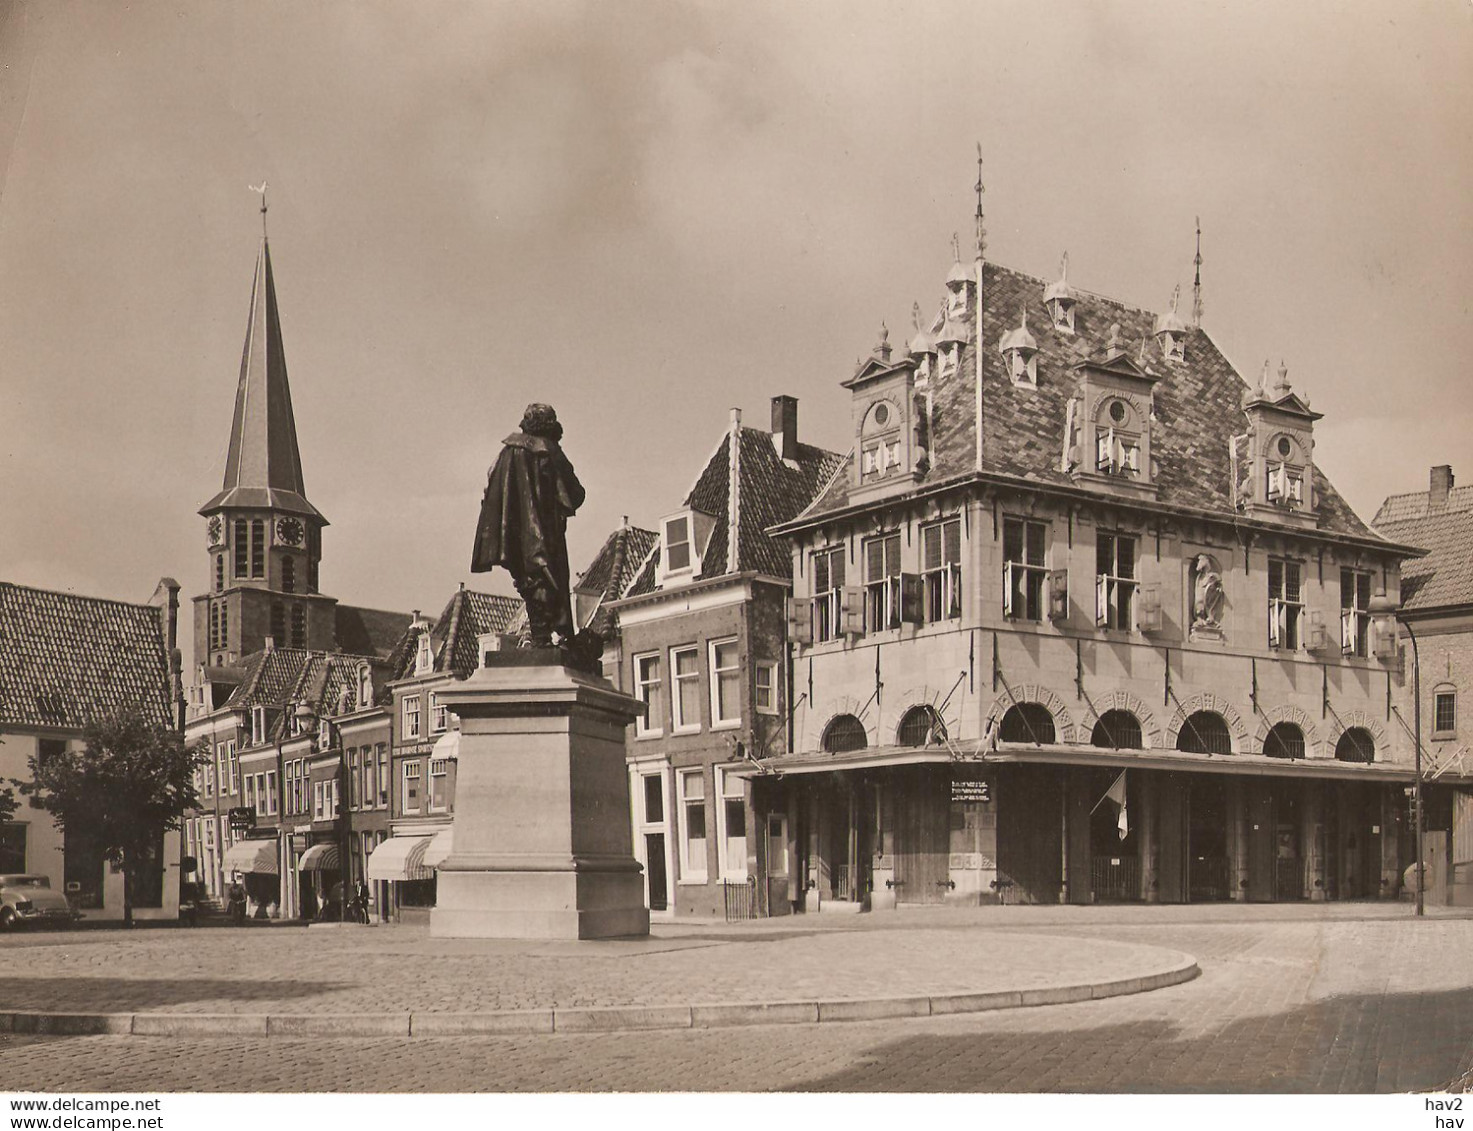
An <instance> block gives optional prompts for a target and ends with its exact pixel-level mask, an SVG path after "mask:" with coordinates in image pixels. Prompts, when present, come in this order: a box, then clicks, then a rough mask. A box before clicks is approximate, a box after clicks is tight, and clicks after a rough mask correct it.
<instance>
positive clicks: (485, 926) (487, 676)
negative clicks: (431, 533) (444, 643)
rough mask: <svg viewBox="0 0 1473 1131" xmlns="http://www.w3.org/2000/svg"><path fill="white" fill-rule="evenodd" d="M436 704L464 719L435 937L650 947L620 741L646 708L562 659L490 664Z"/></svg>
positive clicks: (524, 653)
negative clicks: (630, 940)
mask: <svg viewBox="0 0 1473 1131" xmlns="http://www.w3.org/2000/svg"><path fill="white" fill-rule="evenodd" d="M486 659H487V666H485V667H483V668H481V669H479V670H478V671H476V672H475V674H474V675H472V676H471V677H470V678H469V679H467V680H465V681H463V682H461V683H456V684H454V685H452V686H451V687H449V688H446V689H445V690H443V691H440V692H439V693H438V701H439V702H440V703H441V704H443V705H445V706H447V707H449V708H450V710H452V711H454V712H455V713H456V714H457V715H459V716H460V735H461V737H460V749H459V753H458V755H457V763H456V775H455V818H454V829H455V833H454V849H453V851H452V852H451V854H450V856H449V858H448V859H446V860H445V861H444V863H442V864H441V865H440V875H439V882H438V886H437V890H436V901H435V902H436V906H435V909H434V910H433V911H432V912H431V913H430V934H431V935H433V936H435V937H436V938H483V939H484V938H515V939H600V938H615V937H621V936H630V935H647V934H649V928H650V916H649V910H648V908H646V906H645V901H644V880H643V877H642V875H641V873H640V866H639V864H638V862H636V861H635V859H634V856H633V853H632V850H631V848H632V846H631V836H632V834H631V831H630V827H631V826H630V816H629V814H630V810H629V775H628V772H627V771H626V769H625V762H624V731H625V728H626V727H627V726H628V724H629V723H630V721H631V720H633V719H634V718H635V717H636V716H637V715H638V714H639V713H640V712H641V710H642V709H643V708H642V707H641V706H640V704H639V703H638V702H637V701H635V700H634V699H632V698H630V697H629V696H627V695H621V694H619V693H618V692H617V691H615V690H614V689H613V688H612V687H611V686H610V685H609V684H608V683H607V682H606V681H605V680H602V679H599V678H598V677H596V676H593V675H589V674H586V673H584V672H581V671H576V670H573V669H570V668H568V667H565V666H564V664H563V657H562V654H561V652H559V651H558V650H556V649H523V650H520V651H511V652H505V653H496V654H492V655H490V656H488V657H487V658H486Z"/></svg>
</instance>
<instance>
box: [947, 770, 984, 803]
mask: <svg viewBox="0 0 1473 1131" xmlns="http://www.w3.org/2000/svg"><path fill="white" fill-rule="evenodd" d="M951 799H952V800H953V801H971V802H988V801H991V800H992V784H991V783H990V782H989V781H988V780H987V779H986V777H984V776H983V773H982V771H981V770H980V769H977V768H975V767H972V766H953V767H952V769H951Z"/></svg>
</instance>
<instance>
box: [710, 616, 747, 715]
mask: <svg viewBox="0 0 1473 1131" xmlns="http://www.w3.org/2000/svg"><path fill="white" fill-rule="evenodd" d="M727 647H729V648H730V649H731V652H730V656H731V659H730V662H729V663H727V665H726V666H725V667H720V668H718V667H717V666H716V655H717V649H718V648H727ZM706 658H707V660H708V661H709V665H708V668H707V670H708V672H709V673H710V683H709V689H710V693H711V695H710V698H711V729H712V730H730V729H731V728H732V727H739V726H741V725H742V653H741V649H740V648H738V647H737V638H736V637H735V636H729V637H727V638H726V639H724V640H712V641H711V642H710V643H709V644H708V645H707V650H706ZM723 676H725V677H726V678H727V679H731V680H734V682H735V685H736V686H735V690H734V691H733V692H732V700H733V702H732V703H731V704H729V705H730V706H731V707H733V708H734V709H735V711H736V714H735V715H723V714H722V713H721V679H722V677H723Z"/></svg>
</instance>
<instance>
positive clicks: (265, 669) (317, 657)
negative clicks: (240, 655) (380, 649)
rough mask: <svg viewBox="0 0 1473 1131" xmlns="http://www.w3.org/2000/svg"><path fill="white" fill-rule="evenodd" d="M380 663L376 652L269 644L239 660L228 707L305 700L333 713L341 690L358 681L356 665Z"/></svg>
mask: <svg viewBox="0 0 1473 1131" xmlns="http://www.w3.org/2000/svg"><path fill="white" fill-rule="evenodd" d="M363 663H368V664H373V665H382V663H383V661H382V660H380V659H379V658H378V657H377V656H363V655H351V654H349V653H344V652H319V651H314V650H311V649H307V648H273V649H271V650H270V651H268V652H253V653H252V654H251V655H249V656H246V657H245V658H244V659H243V660H242V661H241V667H242V668H243V669H244V678H243V679H242V681H241V682H240V684H239V685H238V686H237V687H236V689H235V691H234V692H232V693H231V696H230V698H229V699H228V700H226V703H225V706H226V707H228V708H229V709H230V710H232V711H241V710H247V709H249V708H251V707H272V708H285V707H286V706H288V705H289V704H295V703H299V702H305V703H307V705H308V706H310V707H311V708H312V709H313V711H314V712H315V713H317V714H335V713H336V712H337V709H338V703H339V701H340V699H341V696H342V694H343V692H344V691H349V692H352V691H353V690H354V689H355V688H356V686H357V683H358V665H359V664H363Z"/></svg>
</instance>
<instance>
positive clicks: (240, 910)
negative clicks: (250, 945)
mask: <svg viewBox="0 0 1473 1131" xmlns="http://www.w3.org/2000/svg"><path fill="white" fill-rule="evenodd" d="M227 895H228V897H229V900H230V918H231V921H232V922H234V924H235V925H236V926H237V927H244V926H245V919H246V890H245V885H244V884H242V883H241V882H240V875H239V873H237V874H236V875H235V876H234V877H233V878H232V879H231V881H230V890H229V892H228V893H227Z"/></svg>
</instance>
